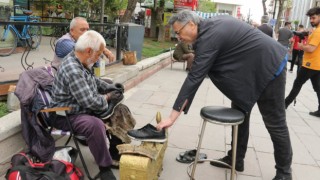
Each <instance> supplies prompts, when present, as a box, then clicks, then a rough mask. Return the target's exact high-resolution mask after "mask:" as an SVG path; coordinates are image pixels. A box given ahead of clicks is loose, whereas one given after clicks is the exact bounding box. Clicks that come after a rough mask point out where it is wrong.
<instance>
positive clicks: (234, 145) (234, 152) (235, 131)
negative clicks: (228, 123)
mask: <svg viewBox="0 0 320 180" xmlns="http://www.w3.org/2000/svg"><path fill="white" fill-rule="evenodd" d="M232 129H233V142H232V168H231V175H230V180H234V178H235V174H236V156H237V142H238V125H235V126H232Z"/></svg>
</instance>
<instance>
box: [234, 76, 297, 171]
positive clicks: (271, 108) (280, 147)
mask: <svg viewBox="0 0 320 180" xmlns="http://www.w3.org/2000/svg"><path fill="white" fill-rule="evenodd" d="M285 84H286V70H283V72H282V73H281V74H280V75H279V76H278V77H276V78H275V79H274V80H272V81H271V82H270V83H269V84H268V86H267V87H266V88H265V89H264V91H263V93H262V94H261V96H260V97H259V99H258V101H257V104H258V107H259V110H260V113H261V115H262V118H263V121H264V124H265V126H266V128H267V130H268V132H269V134H270V136H271V140H272V142H273V148H274V158H275V162H276V166H275V167H276V169H277V174H279V175H289V176H290V175H291V163H292V148H291V142H290V136H289V130H288V126H287V122H286V112H285V106H284V101H283V99H284V94H285ZM232 106H233V107H234V108H236V109H239V108H238V107H236V105H234V104H233V105H232ZM249 121H250V112H249V113H247V115H246V117H245V120H244V122H243V123H242V124H241V125H239V132H238V144H237V162H243V159H244V158H245V154H246V151H247V146H248V139H249ZM231 144H232V143H231ZM228 155H229V156H230V157H231V155H232V150H230V151H229V152H228Z"/></svg>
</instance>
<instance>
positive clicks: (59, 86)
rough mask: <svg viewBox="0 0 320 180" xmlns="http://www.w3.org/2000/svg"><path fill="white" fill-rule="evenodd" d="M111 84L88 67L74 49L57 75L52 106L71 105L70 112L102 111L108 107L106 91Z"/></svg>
mask: <svg viewBox="0 0 320 180" xmlns="http://www.w3.org/2000/svg"><path fill="white" fill-rule="evenodd" d="M108 86H109V84H108V83H106V82H104V81H102V80H101V79H98V78H97V77H96V76H94V75H93V74H92V73H91V71H90V70H88V69H86V68H85V67H84V66H83V65H82V64H81V62H80V61H79V60H78V58H77V57H76V56H75V54H74V52H73V51H72V52H71V53H70V54H68V56H66V57H65V58H64V60H63V62H62V64H61V66H60V68H59V70H58V72H57V74H56V76H55V79H54V82H53V88H52V102H51V107H63V106H67V107H71V108H72V110H71V111H70V112H69V114H82V113H85V114H92V113H93V112H95V113H100V112H103V111H105V110H107V108H108V103H107V100H106V98H105V96H104V95H102V94H103V93H104V92H107V91H108Z"/></svg>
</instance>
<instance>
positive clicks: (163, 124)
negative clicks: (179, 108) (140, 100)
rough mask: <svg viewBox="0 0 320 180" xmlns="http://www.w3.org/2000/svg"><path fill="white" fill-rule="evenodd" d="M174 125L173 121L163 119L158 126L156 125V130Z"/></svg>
mask: <svg viewBox="0 0 320 180" xmlns="http://www.w3.org/2000/svg"><path fill="white" fill-rule="evenodd" d="M173 123H174V120H172V119H170V118H167V119H163V120H162V121H161V122H160V123H159V124H158V125H157V129H158V130H159V131H160V130H162V129H163V128H168V127H171V126H172V125H173Z"/></svg>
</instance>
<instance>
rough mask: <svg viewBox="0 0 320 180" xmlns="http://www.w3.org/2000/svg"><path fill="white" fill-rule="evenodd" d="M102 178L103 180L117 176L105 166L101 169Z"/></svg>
mask: <svg viewBox="0 0 320 180" xmlns="http://www.w3.org/2000/svg"><path fill="white" fill-rule="evenodd" d="M100 179H101V180H117V178H116V177H115V176H114V175H113V172H112V171H111V169H110V168H103V170H102V169H101V170H100Z"/></svg>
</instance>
